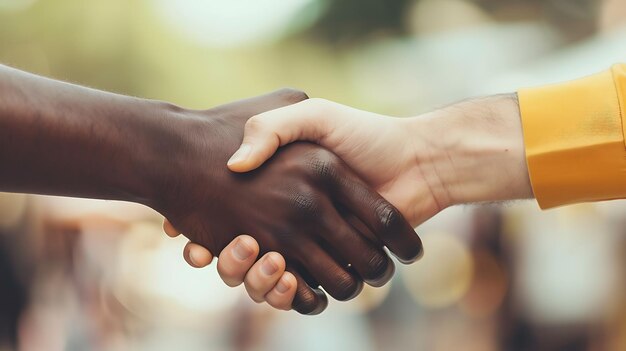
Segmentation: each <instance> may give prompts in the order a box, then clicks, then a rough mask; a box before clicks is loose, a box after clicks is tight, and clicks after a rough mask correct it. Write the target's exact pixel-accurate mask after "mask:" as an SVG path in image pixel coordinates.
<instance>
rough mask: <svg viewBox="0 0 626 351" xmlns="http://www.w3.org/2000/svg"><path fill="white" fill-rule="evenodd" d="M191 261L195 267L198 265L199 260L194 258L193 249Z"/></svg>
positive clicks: (190, 254) (190, 256)
mask: <svg viewBox="0 0 626 351" xmlns="http://www.w3.org/2000/svg"><path fill="white" fill-rule="evenodd" d="M189 261H191V264H193V265H194V266H195V267H198V266H199V265H198V260H197V259H195V258H193V250H189Z"/></svg>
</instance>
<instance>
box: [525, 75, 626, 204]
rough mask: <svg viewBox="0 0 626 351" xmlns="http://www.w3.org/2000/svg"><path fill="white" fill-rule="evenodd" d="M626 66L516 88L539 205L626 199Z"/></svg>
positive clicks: (533, 183)
mask: <svg viewBox="0 0 626 351" xmlns="http://www.w3.org/2000/svg"><path fill="white" fill-rule="evenodd" d="M625 67H626V66H623V65H622V66H619V65H618V66H615V67H613V68H612V69H611V70H608V71H605V72H602V73H599V74H596V75H593V76H590V77H586V78H582V79H579V80H575V81H572V82H568V83H562V84H556V85H550V86H545V87H540V88H532V89H522V90H520V91H519V92H518V95H519V102H520V112H521V116H522V126H523V129H524V142H525V146H526V160H527V162H528V171H529V173H530V180H531V183H532V187H533V192H534V194H535V197H536V198H537V202H538V203H539V206H540V207H541V208H544V209H545V208H550V207H555V206H560V205H566V204H572V203H577V202H586V201H600V200H610V199H619V198H626V148H625V144H624V129H623V126H622V118H621V113H620V98H623V96H622V95H626V78H625V77H626V68H625ZM614 78H615V79H614ZM622 101H623V100H622Z"/></svg>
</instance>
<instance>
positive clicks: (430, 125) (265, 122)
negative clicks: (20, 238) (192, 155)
mask: <svg viewBox="0 0 626 351" xmlns="http://www.w3.org/2000/svg"><path fill="white" fill-rule="evenodd" d="M296 140H308V141H312V142H315V143H318V144H320V145H323V146H324V147H326V148H328V149H329V150H331V151H333V152H334V153H335V154H337V155H338V156H339V157H341V158H342V159H343V160H344V161H345V162H346V163H347V164H348V165H350V166H351V167H352V168H353V169H354V170H355V171H356V172H357V173H358V174H359V175H360V176H361V177H362V178H363V179H364V180H366V181H367V182H368V184H369V185H371V186H372V187H373V188H374V189H376V190H377V191H378V192H380V194H381V195H382V196H383V197H384V198H386V199H387V200H388V201H389V202H391V203H392V204H394V205H395V206H396V208H398V210H400V211H401V212H402V214H403V215H404V216H405V217H406V218H407V219H408V220H409V221H410V222H411V224H412V225H413V226H417V225H419V224H420V223H422V222H424V221H425V220H427V219H429V218H430V217H432V216H433V215H435V214H437V213H439V212H440V211H441V210H442V209H444V208H446V207H449V206H452V205H455V204H465V203H472V202H484V201H503V200H513V199H526V198H531V197H532V196H533V195H532V189H531V187H530V180H529V178H528V170H527V167H526V161H525V155H524V145H523V137H522V131H521V123H520V117H519V107H518V105H517V98H516V96H515V95H498V96H491V97H486V98H479V99H472V100H467V101H463V102H460V103H457V104H453V105H450V106H447V107H444V108H442V109H440V110H437V111H434V112H431V113H427V114H425V115H422V116H418V117H415V118H405V119H404V118H392V117H388V116H383V115H378V114H374V113H370V112H366V111H360V110H357V109H354V108H351V107H348V106H343V105H340V104H337V103H334V102H330V101H327V100H322V99H310V100H307V101H303V102H301V103H298V104H294V105H290V106H286V107H283V108H280V109H276V110H273V111H268V112H266V113H262V114H259V115H256V116H254V117H253V118H251V119H250V120H249V121H248V123H247V124H246V128H245V137H244V140H243V143H242V148H240V149H239V151H238V152H237V153H236V154H235V155H234V156H233V157H232V158H231V159H230V161H229V163H228V165H229V167H230V168H231V169H232V170H233V171H237V172H246V171H249V170H251V169H255V168H256V167H258V166H260V165H261V164H263V162H265V161H266V160H268V159H269V158H270V157H272V155H273V154H274V152H275V151H276V150H277V149H278V148H279V147H280V146H283V145H288V144H289V143H291V142H293V141H296ZM193 251H194V252H196V251H198V252H197V254H200V252H202V251H203V249H199V248H196V249H195V250H193ZM236 274H238V275H237V276H234V274H233V275H232V276H228V277H227V279H244V280H246V281H247V280H254V281H259V280H262V279H266V280H267V282H266V283H265V285H264V286H263V287H261V288H259V289H257V290H255V289H254V287H250V288H248V292H249V293H250V294H251V295H258V294H260V293H263V292H266V291H268V290H267V288H266V287H265V286H266V285H270V284H271V283H272V282H273V281H274V280H273V279H271V278H269V277H263V276H262V275H261V274H259V269H258V268H257V267H256V264H255V265H252V264H246V263H242V264H241V266H240V267H239V268H238V270H237V273H236ZM289 298H290V295H289V294H285V295H284V296H282V297H281V298H280V299H278V300H276V299H274V300H272V301H268V302H269V303H270V305H272V306H275V307H276V306H281V305H284V303H285V301H288V299H289Z"/></svg>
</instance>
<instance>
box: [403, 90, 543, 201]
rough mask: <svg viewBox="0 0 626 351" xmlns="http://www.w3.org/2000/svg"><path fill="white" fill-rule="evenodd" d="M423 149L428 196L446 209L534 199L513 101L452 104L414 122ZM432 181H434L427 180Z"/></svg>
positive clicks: (421, 159)
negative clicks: (428, 188)
mask: <svg viewBox="0 0 626 351" xmlns="http://www.w3.org/2000/svg"><path fill="white" fill-rule="evenodd" d="M414 123H416V124H418V125H419V128H418V129H419V130H421V133H422V135H421V138H422V139H423V140H425V144H426V145H421V146H420V147H421V148H422V149H424V150H428V151H426V152H424V151H419V150H416V154H417V155H424V156H423V157H416V160H417V162H418V163H423V164H430V166H421V165H420V167H421V168H422V169H424V168H425V170H423V171H422V173H423V174H425V176H424V177H425V178H426V179H427V181H428V178H430V179H431V184H433V185H432V192H433V195H434V196H435V197H439V198H440V200H439V201H440V202H442V203H444V205H446V206H450V205H455V204H463V203H473V202H489V201H503V200H513V199H525V198H531V197H533V194H532V189H531V186H530V180H529V176H528V168H527V165H526V158H525V151H524V141H523V134H522V127H521V121H520V113H519V107H518V103H517V96H516V95H515V94H509V95H496V96H490V97H485V98H479V99H473V100H469V101H464V102H460V103H457V104H455V105H452V106H448V107H445V108H443V109H440V110H437V111H434V112H432V113H429V114H426V115H423V116H420V117H417V118H416V119H415V121H414ZM432 179H435V180H432Z"/></svg>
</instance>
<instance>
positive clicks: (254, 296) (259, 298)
mask: <svg viewBox="0 0 626 351" xmlns="http://www.w3.org/2000/svg"><path fill="white" fill-rule="evenodd" d="M244 286H245V288H246V292H247V293H248V296H250V299H251V300H252V301H254V302H256V303H262V302H264V301H265V299H263V294H262V293H260V292H259V288H258V287H256V286H254V285H253V284H250V281H248V280H247V279H246V280H245V281H244Z"/></svg>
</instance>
